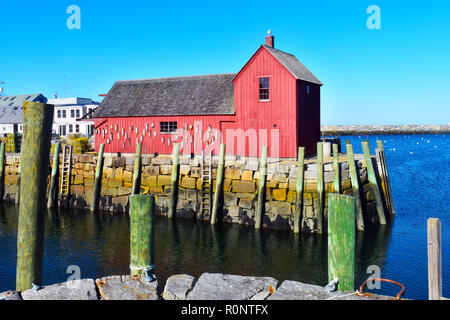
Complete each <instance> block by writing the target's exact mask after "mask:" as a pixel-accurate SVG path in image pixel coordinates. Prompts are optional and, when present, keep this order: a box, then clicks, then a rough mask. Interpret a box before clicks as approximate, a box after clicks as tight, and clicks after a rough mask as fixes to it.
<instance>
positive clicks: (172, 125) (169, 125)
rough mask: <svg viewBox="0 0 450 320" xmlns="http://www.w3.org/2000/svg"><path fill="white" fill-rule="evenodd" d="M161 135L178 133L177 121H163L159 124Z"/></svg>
mask: <svg viewBox="0 0 450 320" xmlns="http://www.w3.org/2000/svg"><path fill="white" fill-rule="evenodd" d="M159 132H160V133H176V132H177V122H175V121H161V122H160V123H159Z"/></svg>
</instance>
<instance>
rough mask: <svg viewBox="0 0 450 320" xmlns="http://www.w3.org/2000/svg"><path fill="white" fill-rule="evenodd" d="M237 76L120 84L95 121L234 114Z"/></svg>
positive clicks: (117, 84) (162, 79) (161, 79)
mask: <svg viewBox="0 0 450 320" xmlns="http://www.w3.org/2000/svg"><path fill="white" fill-rule="evenodd" d="M234 76H235V74H215V75H205V76H192V77H176V78H159V79H147V80H129V81H117V82H116V83H114V85H113V87H112V88H111V90H109V92H108V94H107V95H106V97H105V99H104V100H103V101H102V103H101V104H100V106H98V107H97V110H96V111H95V117H96V118H97V117H126V116H163V115H212V114H234V112H235V111H234V86H233V84H232V83H231V80H232V79H233V77H234Z"/></svg>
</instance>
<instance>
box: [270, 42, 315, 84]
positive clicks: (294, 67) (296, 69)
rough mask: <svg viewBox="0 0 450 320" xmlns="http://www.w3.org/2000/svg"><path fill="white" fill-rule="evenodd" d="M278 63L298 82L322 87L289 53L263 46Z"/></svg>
mask: <svg viewBox="0 0 450 320" xmlns="http://www.w3.org/2000/svg"><path fill="white" fill-rule="evenodd" d="M263 46H264V47H265V48H266V49H267V50H268V51H269V52H270V53H271V54H272V55H273V56H274V57H275V58H276V59H277V60H278V61H280V63H281V64H282V65H283V66H284V67H285V68H286V69H288V70H289V71H290V72H291V73H292V75H293V76H294V77H296V78H297V79H300V80H304V81H308V82H311V83H315V84H318V85H322V82H320V80H319V79H317V78H316V77H315V76H314V75H313V74H312V73H311V71H309V70H308V69H307V68H306V67H305V66H304V65H303V63H301V62H300V61H298V59H297V58H296V57H295V56H294V55H292V54H289V53H286V52H283V51H280V50H278V49H275V48H272V47H268V46H266V45H263Z"/></svg>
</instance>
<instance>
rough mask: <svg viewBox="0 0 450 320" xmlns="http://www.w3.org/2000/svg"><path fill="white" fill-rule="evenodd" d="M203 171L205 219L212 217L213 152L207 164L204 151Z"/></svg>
mask: <svg viewBox="0 0 450 320" xmlns="http://www.w3.org/2000/svg"><path fill="white" fill-rule="evenodd" d="M201 170H202V190H201V195H202V199H201V208H200V209H201V213H202V216H203V219H205V218H207V217H210V216H211V211H212V207H211V202H212V199H211V198H212V188H211V184H212V179H211V172H212V151H210V152H209V163H208V164H206V163H205V153H204V151H202V162H201Z"/></svg>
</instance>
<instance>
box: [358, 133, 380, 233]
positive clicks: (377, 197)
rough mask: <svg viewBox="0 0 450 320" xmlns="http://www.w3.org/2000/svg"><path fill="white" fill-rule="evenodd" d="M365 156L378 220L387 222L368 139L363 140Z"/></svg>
mask: <svg viewBox="0 0 450 320" xmlns="http://www.w3.org/2000/svg"><path fill="white" fill-rule="evenodd" d="M361 144H362V148H363V153H364V158H365V160H366V167H367V178H368V180H369V183H370V185H371V187H372V190H373V194H374V197H375V203H376V207H377V214H378V220H379V222H380V224H383V225H384V224H386V215H385V213H384V208H383V201H382V200H381V194H380V188H379V186H378V182H377V178H376V175H375V169H374V168H373V163H372V157H371V155H370V147H369V142H368V141H363V142H362V143H361Z"/></svg>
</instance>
